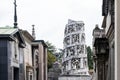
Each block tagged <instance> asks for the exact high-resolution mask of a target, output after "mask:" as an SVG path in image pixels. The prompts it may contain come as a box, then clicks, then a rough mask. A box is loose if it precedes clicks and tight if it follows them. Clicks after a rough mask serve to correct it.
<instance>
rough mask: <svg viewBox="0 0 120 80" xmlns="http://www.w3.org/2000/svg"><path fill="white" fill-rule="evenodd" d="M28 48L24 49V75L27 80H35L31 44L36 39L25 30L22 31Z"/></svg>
mask: <svg viewBox="0 0 120 80" xmlns="http://www.w3.org/2000/svg"><path fill="white" fill-rule="evenodd" d="M21 32H22V34H23V37H24V40H25V44H26V47H25V48H24V69H25V71H24V73H25V80H34V79H33V65H32V46H31V43H32V41H33V40H34V38H33V37H32V36H31V35H30V34H29V33H28V32H27V31H25V30H21Z"/></svg>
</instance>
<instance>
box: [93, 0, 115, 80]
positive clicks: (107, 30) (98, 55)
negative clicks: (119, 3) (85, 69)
mask: <svg viewBox="0 0 120 80" xmlns="http://www.w3.org/2000/svg"><path fill="white" fill-rule="evenodd" d="M114 8H115V5H114V0H103V3H102V16H103V17H104V18H103V23H102V29H99V31H97V30H96V28H95V29H94V30H93V37H94V38H93V39H94V40H93V49H94V60H95V70H96V72H95V73H96V80H115V46H114V45H115V38H114V37H115V35H114V34H115V29H114V26H115V25H114V22H115V19H114V10H115V9H114ZM101 31H102V33H100V32H101ZM96 35H98V37H96ZM100 35H102V36H100ZM100 45H101V46H100ZM100 60H103V61H100ZM100 66H101V67H100ZM100 77H102V78H100Z"/></svg>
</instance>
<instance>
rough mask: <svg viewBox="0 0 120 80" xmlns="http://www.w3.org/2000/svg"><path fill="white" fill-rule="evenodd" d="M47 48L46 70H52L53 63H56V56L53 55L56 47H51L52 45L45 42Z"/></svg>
mask: <svg viewBox="0 0 120 80" xmlns="http://www.w3.org/2000/svg"><path fill="white" fill-rule="evenodd" d="M46 44H47V46H48V50H47V52H48V57H47V58H48V63H47V64H48V69H50V68H52V65H53V63H54V62H55V61H56V56H55V55H54V54H55V52H56V47H55V46H54V45H52V43H49V42H48V41H47V42H46Z"/></svg>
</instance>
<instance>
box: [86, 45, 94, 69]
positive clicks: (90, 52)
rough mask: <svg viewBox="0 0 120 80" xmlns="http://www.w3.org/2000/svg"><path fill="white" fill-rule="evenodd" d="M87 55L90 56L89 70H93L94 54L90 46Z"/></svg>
mask: <svg viewBox="0 0 120 80" xmlns="http://www.w3.org/2000/svg"><path fill="white" fill-rule="evenodd" d="M87 55H88V66H89V69H93V52H92V50H91V48H90V46H88V47H87Z"/></svg>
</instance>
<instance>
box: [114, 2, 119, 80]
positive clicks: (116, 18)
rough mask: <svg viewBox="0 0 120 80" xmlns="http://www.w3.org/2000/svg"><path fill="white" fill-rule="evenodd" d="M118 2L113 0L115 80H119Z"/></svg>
mask: <svg viewBox="0 0 120 80" xmlns="http://www.w3.org/2000/svg"><path fill="white" fill-rule="evenodd" d="M119 34H120V0H115V80H120V35H119Z"/></svg>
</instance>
